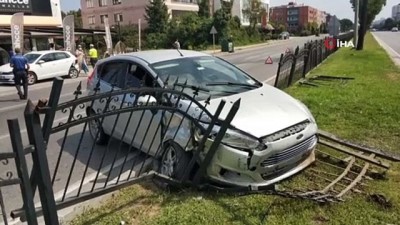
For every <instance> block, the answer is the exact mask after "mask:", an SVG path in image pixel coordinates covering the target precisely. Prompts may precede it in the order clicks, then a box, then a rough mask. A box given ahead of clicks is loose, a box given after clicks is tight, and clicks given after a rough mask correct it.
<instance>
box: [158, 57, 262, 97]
mask: <svg viewBox="0 0 400 225" xmlns="http://www.w3.org/2000/svg"><path fill="white" fill-rule="evenodd" d="M151 67H152V69H153V70H154V71H155V72H156V73H157V75H158V76H159V77H160V78H161V79H162V80H163V81H164V82H165V81H166V80H167V78H168V86H169V87H173V85H174V83H175V82H176V81H177V82H178V83H180V84H184V83H186V84H187V86H193V87H200V88H201V89H202V91H201V92H200V93H199V96H198V98H199V99H201V100H204V99H206V98H208V96H210V95H211V97H218V96H226V95H231V94H235V93H241V92H245V91H248V90H251V89H254V88H257V87H259V86H260V85H261V84H260V83H259V82H258V81H256V80H255V79H253V78H251V77H250V76H248V75H247V74H246V73H244V72H242V71H241V70H239V69H238V68H236V67H235V66H233V65H231V64H229V63H227V62H225V61H224V60H221V59H219V58H216V57H212V56H202V57H187V58H179V59H174V60H168V61H163V62H158V63H154V64H152V65H151ZM179 90H180V89H179ZM184 92H186V93H187V94H190V95H192V94H193V89H192V88H190V87H188V88H185V89H184Z"/></svg>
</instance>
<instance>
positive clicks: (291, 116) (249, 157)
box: [87, 50, 318, 187]
mask: <svg viewBox="0 0 400 225" xmlns="http://www.w3.org/2000/svg"><path fill="white" fill-rule="evenodd" d="M181 53H182V55H181ZM145 75H146V80H145V82H144V85H145V86H148V87H152V84H153V83H156V84H157V86H158V87H165V85H166V84H165V81H166V79H167V77H168V79H169V82H168V84H167V85H172V84H173V83H174V81H175V80H176V79H179V81H181V82H182V83H183V82H184V81H187V83H186V85H187V86H195V87H200V88H201V89H202V90H203V91H200V92H199V95H198V96H197V100H198V101H200V102H204V101H205V100H206V99H207V98H208V97H209V96H212V99H211V101H210V105H209V106H208V107H207V109H208V110H209V111H210V112H211V113H214V112H215V111H216V109H217V107H218V105H219V103H220V102H221V99H225V100H226V105H225V107H224V110H223V111H222V114H221V115H220V118H221V119H224V118H225V117H226V116H227V113H228V112H229V110H230V108H231V106H232V105H233V103H234V102H235V101H236V100H238V99H241V103H240V107H239V110H238V112H237V114H236V116H235V117H234V119H233V121H232V123H231V125H232V128H231V129H229V130H228V131H227V133H226V135H225V136H224V138H223V140H222V143H221V144H220V145H219V148H218V150H217V153H216V155H215V156H214V158H213V159H212V161H211V164H210V165H209V167H208V169H207V176H208V178H209V179H211V180H213V181H215V182H218V183H222V184H225V185H230V186H241V187H248V186H256V187H260V186H268V185H271V184H274V183H276V182H278V181H281V180H283V179H285V178H288V177H290V176H292V175H294V174H296V173H297V172H299V171H301V170H303V169H304V168H306V167H307V166H309V165H310V164H311V163H312V162H314V160H315V151H314V150H315V148H316V145H317V141H318V138H317V135H316V133H317V130H318V128H317V124H316V122H315V120H314V118H313V116H312V114H311V113H310V111H309V110H308V109H307V107H306V106H305V105H304V104H303V103H301V102H300V101H298V100H296V99H294V98H293V97H291V96H289V95H288V94H286V93H285V92H283V91H281V90H279V89H277V88H274V87H272V86H270V85H267V84H263V83H261V82H259V81H257V80H255V79H254V78H252V77H251V76H249V75H248V74H246V73H245V72H243V71H242V70H240V69H238V68H237V67H235V66H234V65H231V64H230V63H228V62H226V61H224V60H222V59H220V58H217V57H214V56H211V55H208V54H205V53H201V52H196V51H185V50H182V51H180V52H178V51H177V50H154V51H143V52H135V53H131V54H125V55H118V56H114V57H111V58H107V59H104V60H101V61H99V62H98V64H97V65H96V69H95V70H94V72H93V74H92V75H91V76H90V77H89V78H88V90H89V95H91V94H93V93H94V89H95V87H96V84H97V83H98V81H99V80H100V85H101V86H100V91H101V92H107V91H110V90H111V88H112V86H114V87H115V88H117V89H118V88H121V89H123V88H129V87H138V86H139V84H138V81H139V80H143V76H145ZM156 78H157V79H156ZM115 85H116V86H115ZM187 93H188V94H189V95H192V94H193V90H192V89H190V88H187ZM134 98H135V96H133V95H129V96H127V97H126V98H125V101H127V102H134ZM138 101H139V103H140V102H141V101H144V103H145V102H146V101H147V99H145V100H141V99H140V98H139V100H138ZM151 101H156V100H155V99H152V100H151ZM180 103H181V104H182V106H181V107H186V108H187V107H191V106H190V102H189V101H187V100H186V101H185V100H181V102H180ZM113 104H114V103H113ZM115 104H116V105H119V104H120V105H121V103H115ZM102 108H104V105H102V104H101V103H99V102H97V103H95V104H94V105H93V108H88V110H87V113H88V114H96V113H98V112H99V111H101V109H102ZM139 113H140V112H138V115H136V114H134V115H133V116H132V119H131V120H129V121H130V122H129V121H128V116H122V115H121V117H120V120H121V121H119V122H118V124H117V125H116V127H115V130H114V132H113V125H114V123H113V120H111V119H110V120H107V119H106V120H105V121H104V123H103V124H102V125H100V123H99V121H95V120H94V121H93V122H91V123H90V125H89V128H90V133H91V134H92V136H93V138H96V141H97V142H98V143H99V144H104V143H105V142H106V141H107V140H108V139H107V138H108V137H109V136H110V135H111V134H112V136H113V137H115V138H117V139H123V141H124V142H126V143H132V145H133V146H134V147H136V148H139V149H140V150H141V151H143V152H146V153H148V154H149V155H151V156H159V158H158V160H159V164H160V166H159V172H160V173H162V174H165V175H167V176H170V177H175V178H178V179H179V178H180V176H182V174H183V170H185V167H186V166H187V164H188V161H189V160H190V159H191V157H190V154H191V151H192V150H193V147H192V146H190V145H189V146H186V143H187V142H188V139H189V138H190V137H191V135H194V136H195V137H197V138H201V135H202V134H201V133H199V132H196V129H194V130H195V131H193V129H191V128H192V126H191V124H190V123H189V122H186V123H184V124H183V125H182V126H180V127H179V132H178V137H176V138H175V139H173V138H171V136H172V135H169V133H173V131H172V130H173V126H171V127H169V128H167V129H171V132H169V131H167V132H166V133H167V134H166V135H165V136H163V137H160V138H156V140H157V141H158V142H161V143H151V140H150V138H144V139H146V140H145V141H144V142H142V141H141V140H142V139H143V137H145V135H148V136H150V137H153V136H154V135H156V136H160V135H161V133H156V132H157V131H158V130H157V129H156V127H157V125H158V124H159V123H161V122H162V121H163V119H165V118H162V117H163V116H164V117H165V116H166V115H163V114H162V113H161V112H160V113H157V114H156V115H154V117H152V116H153V115H152V114H151V113H149V114H148V115H147V114H145V115H144V117H143V119H142V120H144V121H148V122H149V121H151V123H152V124H151V125H150V126H149V125H148V124H147V123H146V122H145V123H142V124H143V125H142V126H143V128H142V127H139V129H138V131H139V132H138V134H137V135H136V137H135V140H132V139H133V137H132V135H124V133H126V134H133V133H134V130H135V129H136V127H137V126H140V125H138V124H140V123H139V120H140V114H139ZM169 116H171V115H169ZM167 117H168V115H167ZM150 118H153V119H151V120H150ZM114 119H115V118H114ZM128 122H129V123H128ZM126 126H128V128H127V131H124V129H125V127H126ZM148 126H149V129H148V131H147V129H146V128H147V127H148ZM216 130H218V127H216ZM97 131H100V135H99V136H96V135H95V134H96V132H97ZM145 132H147V134H145ZM158 132H159V131H158ZM191 132H194V134H193V133H191ZM136 139H137V140H136ZM161 139H162V140H161ZM212 142H213V137H211V136H210V137H208V143H207V146H209V145H210V143H212ZM159 144H161V146H163V151H161V152H162V154H161V155H156V154H157V153H158V149H157V146H159ZM177 156H179V157H177ZM178 158H181V159H183V160H181V161H178Z"/></svg>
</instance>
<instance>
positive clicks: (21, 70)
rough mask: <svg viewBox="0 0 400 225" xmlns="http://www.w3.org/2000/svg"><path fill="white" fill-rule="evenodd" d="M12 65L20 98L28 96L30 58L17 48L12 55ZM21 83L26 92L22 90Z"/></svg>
mask: <svg viewBox="0 0 400 225" xmlns="http://www.w3.org/2000/svg"><path fill="white" fill-rule="evenodd" d="M10 66H11V67H12V68H13V73H14V82H15V87H16V88H17V91H18V95H19V98H20V99H27V97H28V72H27V71H28V70H29V64H28V60H27V59H26V58H25V57H24V56H23V55H22V54H21V50H20V49H19V48H15V55H14V56H13V57H11V60H10ZM21 85H23V87H24V94H22V92H21Z"/></svg>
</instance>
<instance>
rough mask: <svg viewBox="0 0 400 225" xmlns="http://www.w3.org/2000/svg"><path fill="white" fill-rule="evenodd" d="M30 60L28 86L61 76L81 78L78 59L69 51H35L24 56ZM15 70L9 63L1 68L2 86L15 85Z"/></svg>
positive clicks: (0, 82) (0, 80)
mask: <svg viewBox="0 0 400 225" xmlns="http://www.w3.org/2000/svg"><path fill="white" fill-rule="evenodd" d="M24 56H25V57H26V58H27V59H28V63H29V66H30V69H29V71H28V84H29V85H31V84H34V83H36V82H37V81H38V80H44V79H49V78H53V77H59V76H69V77H70V78H77V77H78V76H79V74H78V69H77V64H76V57H75V56H74V55H72V54H71V53H70V52H67V51H33V52H29V53H27V54H25V55H24ZM12 70H13V68H12V67H11V66H10V64H9V63H7V64H4V65H2V66H0V84H14V74H13V72H12Z"/></svg>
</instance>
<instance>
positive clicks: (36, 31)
mask: <svg viewBox="0 0 400 225" xmlns="http://www.w3.org/2000/svg"><path fill="white" fill-rule="evenodd" d="M19 12H23V13H24V31H25V32H24V33H25V35H24V40H23V47H22V48H23V49H22V50H23V51H31V50H43V49H48V45H49V42H51V41H52V38H50V36H51V35H54V34H53V33H51V32H50V31H49V30H52V29H59V28H60V27H61V26H62V16H61V6H60V0H25V1H2V2H1V3H0V65H3V64H5V63H7V62H8V60H9V55H8V54H7V53H9V52H12V51H13V49H12V48H13V47H12V40H11V31H10V26H11V18H12V15H13V14H15V13H19ZM40 30H46V31H47V32H40Z"/></svg>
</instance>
